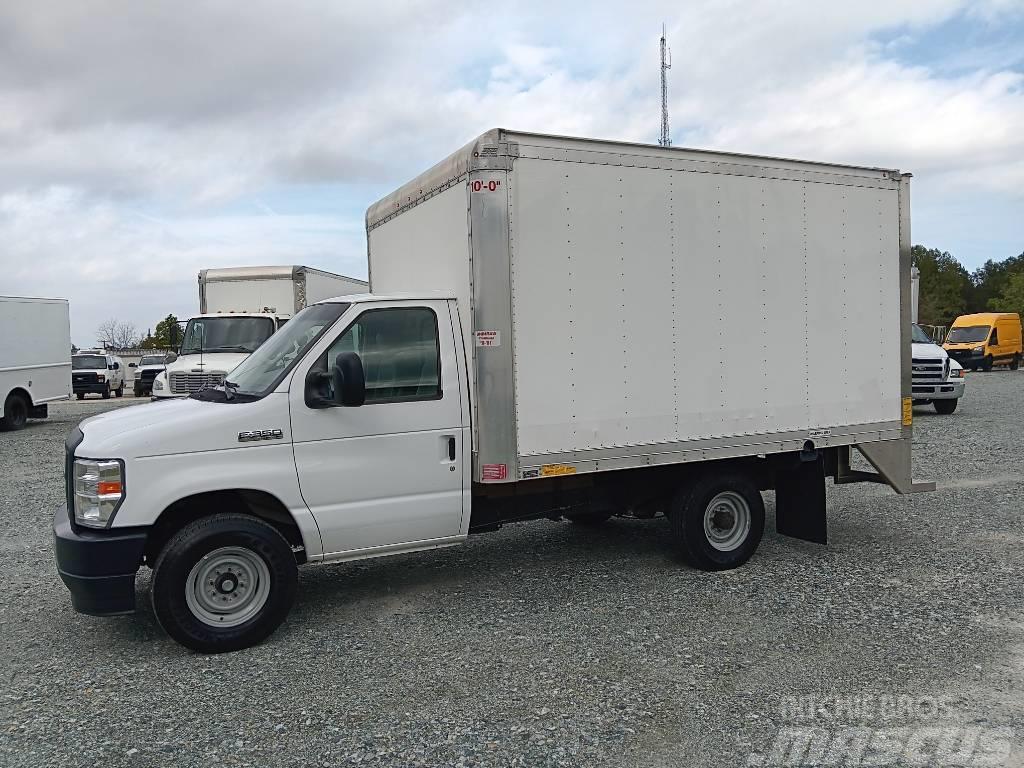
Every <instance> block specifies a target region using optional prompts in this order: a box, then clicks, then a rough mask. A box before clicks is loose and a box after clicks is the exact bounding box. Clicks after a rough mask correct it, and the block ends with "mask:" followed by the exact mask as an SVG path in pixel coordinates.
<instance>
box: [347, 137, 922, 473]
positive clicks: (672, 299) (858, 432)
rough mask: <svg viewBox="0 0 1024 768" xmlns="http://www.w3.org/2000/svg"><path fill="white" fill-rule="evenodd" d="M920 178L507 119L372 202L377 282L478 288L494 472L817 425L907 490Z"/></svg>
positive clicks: (718, 448) (488, 451)
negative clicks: (561, 131) (610, 138)
mask: <svg viewBox="0 0 1024 768" xmlns="http://www.w3.org/2000/svg"><path fill="white" fill-rule="evenodd" d="M908 190H909V174H901V173H899V172H898V171H893V170H883V169H876V168H860V167H850V166H841V165H829V164H822V163H813V162H800V161H793V160H779V159H772V158H765V157H753V156H744V155H732V154H723V153H716V152H703V151H694V150H684V149H675V148H663V147H656V146H646V145H636V144H623V143H614V142H606V141H595V140H586V139H573V138H563V137H555V136H542V135H536V134H526V133H515V132H509V131H505V130H494V131H490V132H488V133H486V134H484V135H483V136H481V137H480V138H479V139H477V140H475V141H473V142H471V143H470V144H468V145H467V146H466V147H464V148H463V149H462V150H460V151H458V152H456V153H455V154H453V155H452V156H450V157H449V158H447V159H446V160H444V161H443V162H441V163H439V164H438V165H437V166H435V167H434V168H432V169H431V170H429V171H427V172H426V173H424V174H423V175H421V176H419V177H418V178H416V179H414V180H413V181H411V182H410V183H409V184H406V185H405V186H403V187H402V188H400V189H399V190H397V191H396V192H395V193H394V194H392V195H390V196H388V197H386V198H384V199H383V200H381V201H380V202H378V203H377V204H375V205H374V206H372V207H371V208H370V209H369V210H368V212H367V221H366V225H367V235H368V249H369V265H370V286H371V291H372V292H373V293H375V294H376V293H389V294H390V293H398V292H403V291H419V292H422V291H423V290H424V289H436V290H441V291H446V292H449V293H451V294H453V295H455V296H457V297H458V300H459V307H460V312H461V322H462V330H463V334H464V336H465V340H466V344H467V347H468V348H470V349H472V350H473V361H472V365H471V366H470V368H471V370H470V376H471V378H472V379H473V382H472V387H473V389H472V391H473V395H474V396H473V398H472V402H473V403H474V413H473V448H474V457H475V461H474V476H475V479H476V480H477V481H479V482H489V481H494V482H501V481H513V480H517V479H529V478H533V477H541V476H546V475H551V474H563V473H566V474H567V473H577V472H591V471H599V470H607V469H620V468H627V467H636V466H646V465H655V464H663V463H673V462H682V461H691V460H702V459H710V458H719V457H723V458H724V457H729V456H740V455H759V454H768V453H775V452H783V451H793V450H800V448H801V446H803V445H805V444H806V443H807V442H808V441H810V442H811V443H813V444H814V445H815V446H818V447H823V446H824V447H827V446H850V445H858V446H860V447H861V448H862V451H863V452H864V453H865V455H867V456H868V458H869V459H870V460H871V461H872V463H874V464H875V466H876V468H877V469H878V470H879V471H880V472H881V473H882V475H883V477H884V478H885V479H886V480H888V481H889V482H890V483H892V484H893V485H894V487H896V488H897V490H900V489H901V488H902V489H903V490H910V486H911V484H910V463H909V462H910V458H909V456H910V454H909V450H910V448H909V446H910V443H909V440H910V400H909V397H910V359H909V351H910V343H909V336H908V334H909V328H910V253H909V244H910V239H909V238H910V233H909V199H908ZM873 444H878V445H873ZM883 444H884V445H883ZM865 446H866V447H865ZM879 446H881V447H879ZM850 476H851V477H852V474H851V475H850Z"/></svg>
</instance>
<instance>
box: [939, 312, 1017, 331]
mask: <svg viewBox="0 0 1024 768" xmlns="http://www.w3.org/2000/svg"><path fill="white" fill-rule="evenodd" d="M1006 319H1016V320H1020V315H1018V314H1017V313H1016V312H976V313H974V314H973V315H960V317H958V318H957V319H956V320H954V321H953V325H952V327H953V328H963V327H964V326H969V325H992V323H994V322H995V321H996V320H1006Z"/></svg>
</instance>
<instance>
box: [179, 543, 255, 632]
mask: <svg viewBox="0 0 1024 768" xmlns="http://www.w3.org/2000/svg"><path fill="white" fill-rule="evenodd" d="M269 596H270V569H269V568H268V567H267V564H266V562H265V561H264V560H263V558H262V557H260V556H259V555H257V554H256V553H255V552H253V551H252V550H251V549H246V548H245V547H221V548H220V549H215V550H213V551H212V552H210V553H208V554H206V555H204V556H203V558H202V559H201V560H200V561H199V562H198V563H196V564H195V565H194V566H192V570H191V571H190V572H189V574H188V579H187V580H186V581H185V602H186V603H187V604H188V608H189V610H190V611H191V612H192V615H193V616H195V617H196V618H197V619H199V620H200V621H201V622H203V623H204V624H207V625H209V626H211V627H237V626H238V625H239V624H244V623H245V622H247V621H249V619H251V618H252V617H253V616H255V615H256V614H258V613H259V612H260V611H261V610H262V609H263V606H264V605H266V603H267V598H268V597H269Z"/></svg>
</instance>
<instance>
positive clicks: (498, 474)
mask: <svg viewBox="0 0 1024 768" xmlns="http://www.w3.org/2000/svg"><path fill="white" fill-rule="evenodd" d="M507 477H508V465H507V464H484V466H483V468H482V472H481V475H480V479H481V480H504V479H506V478H507Z"/></svg>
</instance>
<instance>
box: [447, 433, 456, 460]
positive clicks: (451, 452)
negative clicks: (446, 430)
mask: <svg viewBox="0 0 1024 768" xmlns="http://www.w3.org/2000/svg"><path fill="white" fill-rule="evenodd" d="M448 461H455V437H454V435H449V436H448Z"/></svg>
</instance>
